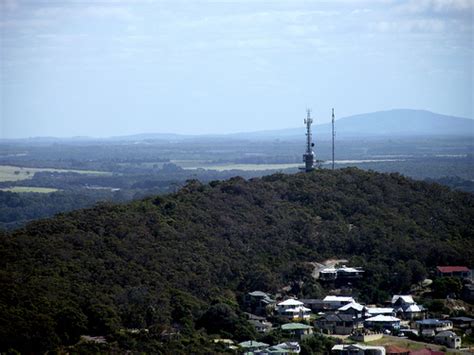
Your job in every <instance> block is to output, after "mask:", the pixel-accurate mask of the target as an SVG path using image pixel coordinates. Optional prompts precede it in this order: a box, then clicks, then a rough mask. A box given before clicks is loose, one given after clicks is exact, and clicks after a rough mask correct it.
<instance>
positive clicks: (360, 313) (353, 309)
mask: <svg viewBox="0 0 474 355" xmlns="http://www.w3.org/2000/svg"><path fill="white" fill-rule="evenodd" d="M337 311H338V313H339V314H349V315H351V316H353V317H355V318H363V317H364V315H365V313H366V308H365V306H363V305H361V304H359V303H357V302H353V303H348V304H346V305H344V306H342V307H340V308H338V309H337Z"/></svg>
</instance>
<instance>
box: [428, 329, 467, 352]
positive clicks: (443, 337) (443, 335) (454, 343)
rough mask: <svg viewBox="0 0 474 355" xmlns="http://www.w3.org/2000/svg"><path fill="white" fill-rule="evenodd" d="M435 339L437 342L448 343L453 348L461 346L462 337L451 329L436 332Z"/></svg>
mask: <svg viewBox="0 0 474 355" xmlns="http://www.w3.org/2000/svg"><path fill="white" fill-rule="evenodd" d="M434 340H435V342H436V343H438V344H442V345H446V346H447V347H448V348H451V349H459V348H461V337H460V336H458V335H456V333H454V332H452V331H449V330H448V331H444V332H440V333H438V334H436V335H435V337H434Z"/></svg>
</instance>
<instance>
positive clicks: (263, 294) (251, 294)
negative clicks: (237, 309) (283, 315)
mask: <svg viewBox="0 0 474 355" xmlns="http://www.w3.org/2000/svg"><path fill="white" fill-rule="evenodd" d="M249 295H250V296H253V297H270V296H269V295H268V294H267V293H265V292H262V291H253V292H249Z"/></svg>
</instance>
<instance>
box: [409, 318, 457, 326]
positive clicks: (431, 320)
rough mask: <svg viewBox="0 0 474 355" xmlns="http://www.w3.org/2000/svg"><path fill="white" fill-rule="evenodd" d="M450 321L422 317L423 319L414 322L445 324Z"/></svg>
mask: <svg viewBox="0 0 474 355" xmlns="http://www.w3.org/2000/svg"><path fill="white" fill-rule="evenodd" d="M448 322H450V321H449V320H444V319H432V318H428V319H423V320H417V321H416V323H418V324H422V325H438V324H440V325H441V324H446V323H448Z"/></svg>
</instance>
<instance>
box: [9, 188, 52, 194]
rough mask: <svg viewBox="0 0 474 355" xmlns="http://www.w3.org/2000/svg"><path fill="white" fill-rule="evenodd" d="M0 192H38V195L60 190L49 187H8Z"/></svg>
mask: <svg viewBox="0 0 474 355" xmlns="http://www.w3.org/2000/svg"><path fill="white" fill-rule="evenodd" d="M0 191H10V192H38V193H45V194H48V193H51V192H56V191H58V189H52V188H49V187H34V186H14V187H8V188H4V189H0Z"/></svg>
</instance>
